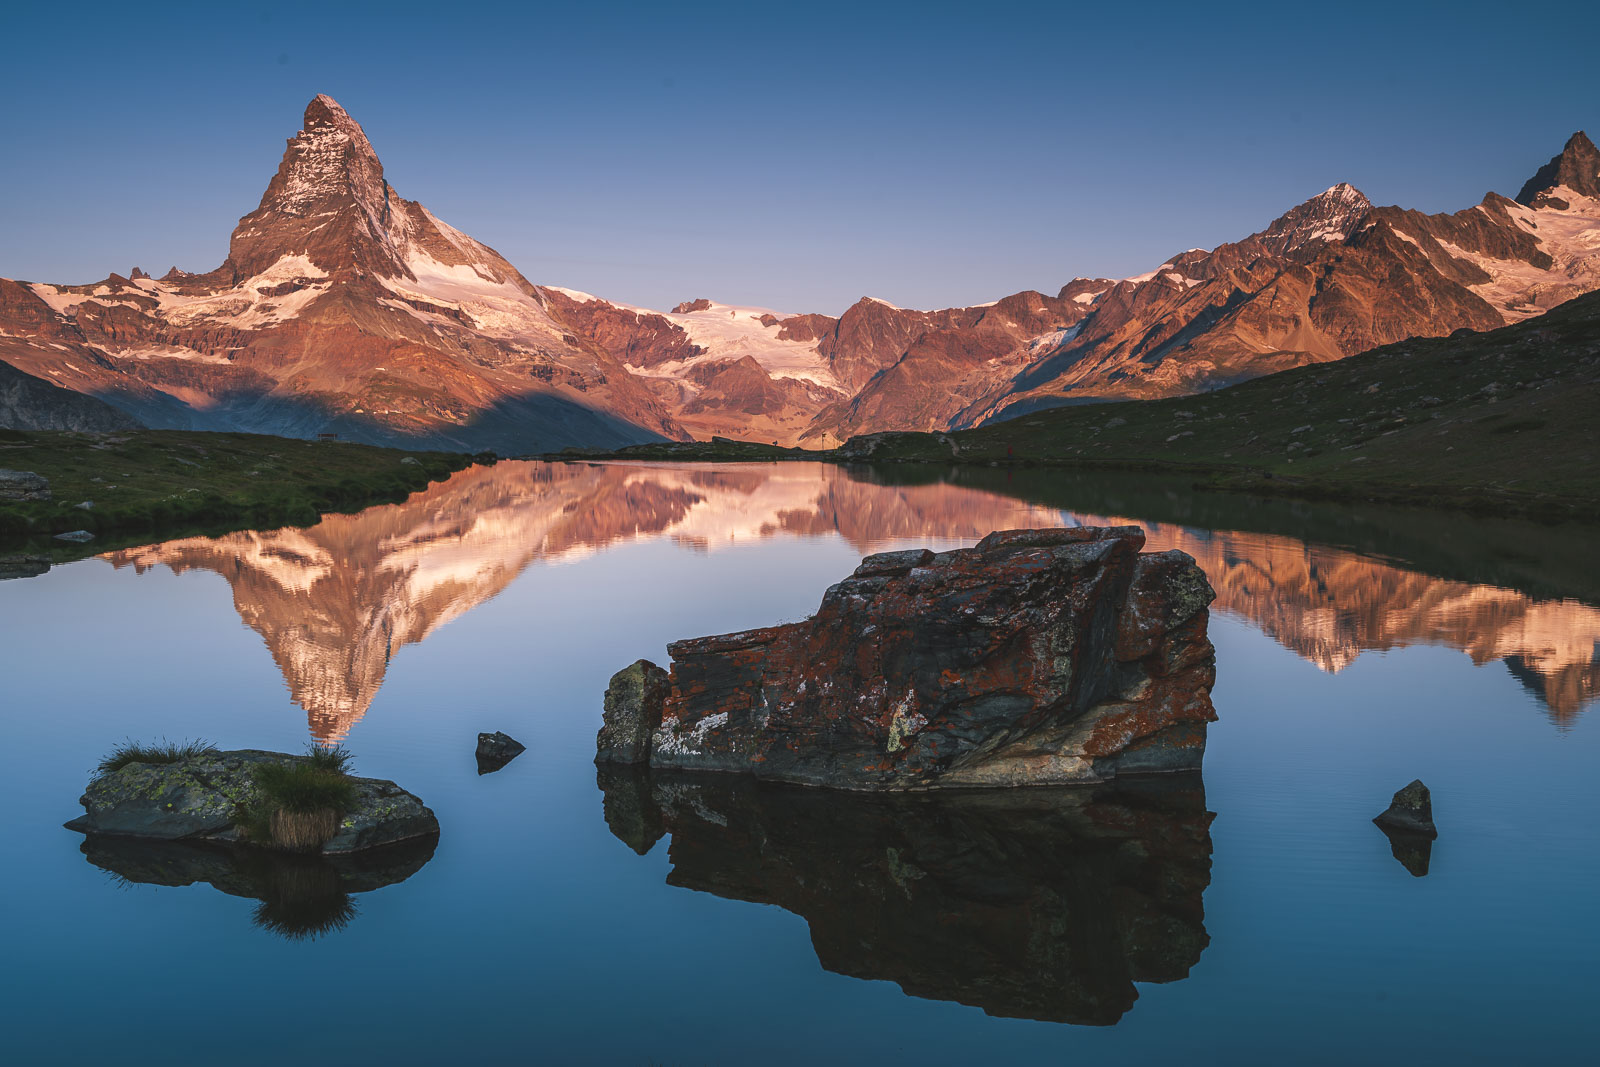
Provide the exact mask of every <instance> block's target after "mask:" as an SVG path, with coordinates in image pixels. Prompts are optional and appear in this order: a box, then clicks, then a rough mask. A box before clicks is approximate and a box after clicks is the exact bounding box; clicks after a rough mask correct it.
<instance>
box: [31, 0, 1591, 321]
mask: <svg viewBox="0 0 1600 1067" xmlns="http://www.w3.org/2000/svg"><path fill="white" fill-rule="evenodd" d="M1518 12H1522V13H1521V14H1519V13H1518ZM5 34H6V37H7V39H8V44H10V46H11V47H9V48H8V49H7V58H6V63H5V64H4V65H3V66H0V89H3V90H4V94H5V100H6V105H5V107H4V109H3V111H0V145H4V148H3V149H0V190H3V193H4V196H3V205H0V276H7V277H16V278H27V279H31V280H38V281H58V282H84V281H90V280H95V279H98V278H102V277H104V276H105V275H106V274H107V273H108V272H110V271H112V270H116V271H119V272H126V271H127V270H129V269H130V268H131V267H133V266H134V265H138V266H142V267H144V268H145V269H146V270H149V271H152V272H157V273H159V272H161V271H164V270H165V269H166V268H167V267H168V266H171V265H173V264H176V265H178V266H181V267H183V268H185V269H187V270H197V271H198V270H209V269H210V268H212V267H214V266H216V265H217V264H218V263H219V262H221V260H222V259H223V257H224V256H225V255H226V254H227V239H228V234H229V233H230V232H231V230H232V228H233V226H234V224H235V222H236V221H237V219H238V217H239V216H240V215H243V214H244V213H246V212H248V211H250V210H252V209H253V208H254V207H255V205H256V203H257V202H258V200H259V198H260V195H261V192H262V190H263V189H265V187H266V183H267V181H268V179H269V178H270V177H271V175H272V173H273V171H274V169H275V168H276V166H277V163H278V159H279V157H280V155H281V154H282V151H283V142H284V139H285V138H287V137H289V136H290V135H292V134H293V133H294V132H295V131H296V130H297V129H298V128H299V123H300V116H301V112H302V110H303V109H304V107H305V104H306V102H307V101H308V100H309V99H310V98H311V97H312V96H313V95H314V94H316V93H318V92H326V93H329V94H331V95H332V96H334V97H335V98H336V99H338V100H339V101H340V102H341V103H342V104H344V105H345V107H346V108H347V109H348V110H349V111H350V113H351V114H352V115H353V116H355V118H356V119H357V120H358V121H360V122H361V123H362V124H363V125H364V126H365V127H366V130H367V133H368V135H369V136H370V137H371V138H372V141H373V144H374V145H375V146H376V148H377V150H378V153H379V155H380V156H381V158H382V159H383V162H384V167H385V170H386V173H387V175H388V177H389V180H390V182H391V183H392V184H393V185H394V186H395V187H396V188H397V189H398V191H399V192H400V193H401V194H402V195H404V196H406V197H409V198H411V199H416V200H420V201H422V202H423V203H424V204H426V205H427V206H428V207H429V208H430V209H432V210H433V211H434V212H435V213H436V214H437V215H439V216H440V217H441V218H443V219H445V220H446V221H448V222H450V223H452V224H453V225H455V226H457V227H459V228H461V229H463V230H465V231H467V232H468V233H470V234H472V235H473V236H475V237H477V238H479V239H480V240H482V241H485V242H487V243H488V244H490V245H493V246H494V247H495V248H497V249H498V250H499V251H500V252H501V253H503V254H504V255H505V256H506V257H507V258H509V259H510V260H511V261H512V262H513V263H515V264H516V265H517V266H518V267H519V268H520V269H521V270H522V272H523V273H524V274H526V275H527V276H528V277H529V278H530V279H531V280H533V281H535V282H542V283H547V284H554V285H565V286H570V287H573V288H579V289H585V290H588V291H590V292H595V293H598V294H601V295H603V296H607V297H610V298H612V299H616V300H621V301H626V302H631V303H638V304H644V305H649V306H662V305H670V304H673V303H676V302H677V301H679V300H684V299H688V298H691V297H697V296H710V297H712V298H714V299H718V300H723V301H727V302H730V303H747V304H757V305H763V306H767V307H774V308H777V309H779V310H783V311H826V312H834V313H837V312H838V311H840V310H842V309H843V308H845V307H846V306H848V305H849V304H850V303H852V302H853V301H854V300H855V299H856V298H857V297H859V296H862V295H873V296H877V297H881V298H883V299H886V300H889V301H891V302H893V303H897V304H901V305H904V306H908V307H941V306H948V305H953V304H967V303H973V302H978V301H984V300H991V299H994V298H996V297H999V296H1002V295H1004V294H1007V293H1011V292H1015V291H1017V290H1020V289H1028V288H1034V289H1041V290H1044V291H1047V292H1054V291H1055V290H1056V289H1057V288H1059V287H1060V286H1061V285H1062V284H1063V283H1065V282H1066V281H1067V280H1069V279H1070V278H1072V277H1073V276H1075V275H1091V276H1093V275H1107V276H1112V277H1120V276H1123V275H1128V274H1134V273H1139V272H1142V271H1145V270H1148V269H1150V268H1151V267H1154V266H1155V265H1156V264H1157V263H1159V262H1160V261H1161V260H1162V259H1163V258H1165V257H1166V256H1167V255H1168V254H1170V253H1172V252H1176V251H1179V250H1181V249H1184V248H1189V247H1194V246H1200V247H1211V246H1213V245H1215V244H1218V243H1220V242H1222V241H1226V240H1230V239H1233V238H1236V237H1239V236H1242V235H1243V234H1245V233H1248V232H1250V231H1252V230H1255V229H1259V228H1260V227H1261V226H1263V225H1264V224H1265V223H1266V222H1268V221H1269V220H1270V219H1272V218H1273V217H1274V216H1275V215H1277V214H1279V213H1280V212H1281V211H1282V210H1283V209H1285V208H1287V207H1288V206H1290V205H1292V204H1294V203H1297V202H1299V201H1300V200H1303V199H1305V198H1306V197H1308V196H1311V195H1313V194H1315V193H1317V192H1319V191H1321V190H1322V189H1324V188H1326V187H1327V186H1329V185H1332V184H1333V183H1335V182H1337V181H1349V182H1352V183H1354V184H1355V185H1356V186H1358V187H1359V188H1361V189H1362V190H1363V191H1364V192H1366V193H1367V194H1368V195H1369V196H1371V197H1372V198H1373V199H1374V200H1375V201H1377V202H1379V203H1399V204H1402V205H1404V206H1408V207H1417V208H1421V209H1424V210H1428V211H1442V210H1454V209H1457V208H1461V207H1467V206H1470V205H1471V204H1474V203H1476V202H1477V200H1478V198H1479V197H1481V196H1482V194H1483V193H1484V192H1485V191H1487V190H1489V189H1494V190H1496V191H1499V192H1503V193H1506V194H1515V192H1516V191H1517V188H1518V187H1519V186H1520V185H1521V183H1522V181H1523V180H1524V179H1526V178H1527V177H1529V176H1530V175H1531V174H1532V173H1533V171H1534V170H1535V169H1536V168H1537V167H1538V166H1539V165H1540V164H1541V163H1543V162H1544V161H1545V160H1546V159H1547V158H1549V157H1550V156H1551V155H1553V154H1554V153H1555V152H1556V151H1558V150H1559V149H1560V147H1561V145H1562V144H1563V142H1564V141H1565V139H1566V137H1567V136H1568V135H1569V134H1571V133H1572V131H1573V130H1576V129H1579V128H1588V129H1589V131H1590V133H1591V134H1596V133H1600V130H1597V129H1596V127H1600V82H1597V80H1596V60H1595V45H1596V42H1597V41H1600V5H1597V4H1595V3H1593V2H1592V0H1590V2H1587V3H1565V2H1547V3H1541V4H1539V5H1538V6H1537V7H1534V8H1526V7H1523V8H1518V7H1516V6H1514V5H1510V4H1492V5H1491V4H1482V5H1478V4H1472V3H1459V4H1437V5H1407V4H1404V3H1393V2H1391V3H1383V4H1375V5H1367V4H1360V3H1338V4H1318V5H1289V4H1270V5H1253V4H1231V5H1230V4H1197V3H1184V4H1174V5H1170V6H1167V5H1163V4H1160V3H1144V4H1137V5H1121V4H1107V3H1104V2H1099V3H1094V4H1084V5H1071V4H1065V3H1057V4H1041V5H1036V6H1034V5H1025V4H1018V5H1012V6H1006V5H983V4H976V3H973V4H963V5H941V4H918V5H870V4H866V5H838V6H834V5H830V4H826V3H801V4H794V5H789V6H779V5H773V6H770V7H761V8H759V9H757V8H756V7H755V6H754V5H751V6H750V7H749V9H747V8H746V6H745V5H727V6H718V5H696V4H692V3H691V4H683V5H667V4H651V5H638V6H633V5H624V4H614V5H599V4H574V3H564V4H560V5H550V6H540V5H523V4H517V5H504V6H501V5H474V4H470V3H436V4H428V5H408V4H405V3H390V4H382V5H370V6H369V5H357V4H326V5H315V6H301V5H296V4H291V3H271V4H254V5H251V4H241V5H237V7H235V6H233V5H217V4H204V5H192V6H191V5H185V4H157V5H143V4H128V3H125V2H124V3H117V4H108V5H104V6H103V7H99V6H97V5H93V4H89V5H78V6H75V7H72V8H65V7H61V6H59V5H56V6H47V5H42V4H41V5H28V6H26V7H24V6H22V5H20V4H19V5H12V6H8V8H7V11H6V17H5Z"/></svg>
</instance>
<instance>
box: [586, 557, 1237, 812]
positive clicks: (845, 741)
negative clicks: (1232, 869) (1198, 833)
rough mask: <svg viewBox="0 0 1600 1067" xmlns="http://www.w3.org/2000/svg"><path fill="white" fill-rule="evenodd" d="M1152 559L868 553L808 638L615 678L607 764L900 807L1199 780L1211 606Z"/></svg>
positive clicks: (733, 648)
mask: <svg viewBox="0 0 1600 1067" xmlns="http://www.w3.org/2000/svg"><path fill="white" fill-rule="evenodd" d="M1143 545H1144V533H1143V531H1142V530H1140V529H1139V528H1137V527H1115V528H1099V527H1077V528H1071V529H1053V530H1006V531H1000V532H996V533H992V534H990V535H989V536H987V537H985V538H984V539H983V540H982V541H980V542H979V543H978V544H977V546H976V547H974V548H970V549H960V550H956V551H949V552H940V553H937V554H936V553H933V552H930V551H927V550H924V549H917V550H911V551H902V552H887V553H880V554H878V555H875V556H869V557H867V558H866V559H864V560H863V561H862V563H861V565H860V566H859V567H857V568H856V570H855V572H854V573H853V574H851V575H850V576H849V577H848V578H845V579H844V580H843V581H841V582H838V583H836V584H835V585H833V586H831V587H829V589H828V590H827V592H826V593H825V594H824V596H823V599H822V605H821V607H820V608H819V610H818V611H817V613H816V615H814V616H813V617H812V618H810V619H808V620H806V621H804V622H799V623H793V624H789V625H785V626H774V627H767V628H764V629H758V630H747V631H742V632H739V633H733V634H723V635H718V636H714V637H702V638H695V639H692V640H684V641H676V642H673V643H672V644H671V645H669V646H668V653H669V654H670V655H671V657H672V664H671V669H670V671H663V670H662V669H661V668H659V667H657V666H655V665H654V664H652V663H650V662H648V661H645V660H640V661H639V662H637V663H634V664H633V665H631V666H630V667H627V668H625V669H624V670H623V671H621V672H619V673H618V674H617V675H616V676H615V677H614V678H613V679H612V684H611V687H610V688H609V689H608V690H607V693H606V700H605V716H604V720H605V724H604V726H602V728H601V731H600V736H599V738H598V745H597V748H598V752H597V755H596V760H597V762H601V763H608V762H620V763H641V762H648V763H649V765H650V766H652V767H658V768H675V769H683V770H716V771H737V772H742V773H747V774H752V775H754V776H756V777H759V778H769V779H777V780H783V781H790V782H799V783H804V784H811V785H828V786H834V787H839V788H847V789H890V790H904V789H913V790H915V789H933V788H941V787H950V786H964V787H973V786H997V785H1003V786H1014V785H1040V784H1074V783H1084V782H1102V781H1106V780H1109V779H1111V778H1115V777H1118V776H1125V775H1129V774H1147V773H1156V772H1166V771H1181V770H1193V769H1197V768H1198V767H1199V766H1200V762H1201V757H1202V755H1203V753H1204V751H1205V728H1206V724H1207V723H1209V722H1212V721H1214V720H1215V718H1216V713H1215V711H1214V710H1213V708H1212V704H1211V685H1212V682H1213V681H1214V680H1215V673H1216V672H1215V662H1214V651H1213V649H1212V646H1211V642H1210V641H1209V640H1208V639H1207V636H1206V623H1207V620H1208V605H1209V604H1210V602H1211V600H1212V597H1213V593H1212V590H1211V586H1210V584H1209V583H1208V582H1207V581H1206V577H1205V574H1204V572H1202V571H1201V570H1200V568H1199V567H1198V566H1197V565H1196V564H1195V562H1194V560H1193V559H1192V558H1191V557H1189V556H1188V555H1186V554H1184V553H1182V552H1160V553H1149V554H1141V553H1140V549H1141V548H1142V547H1143Z"/></svg>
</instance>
